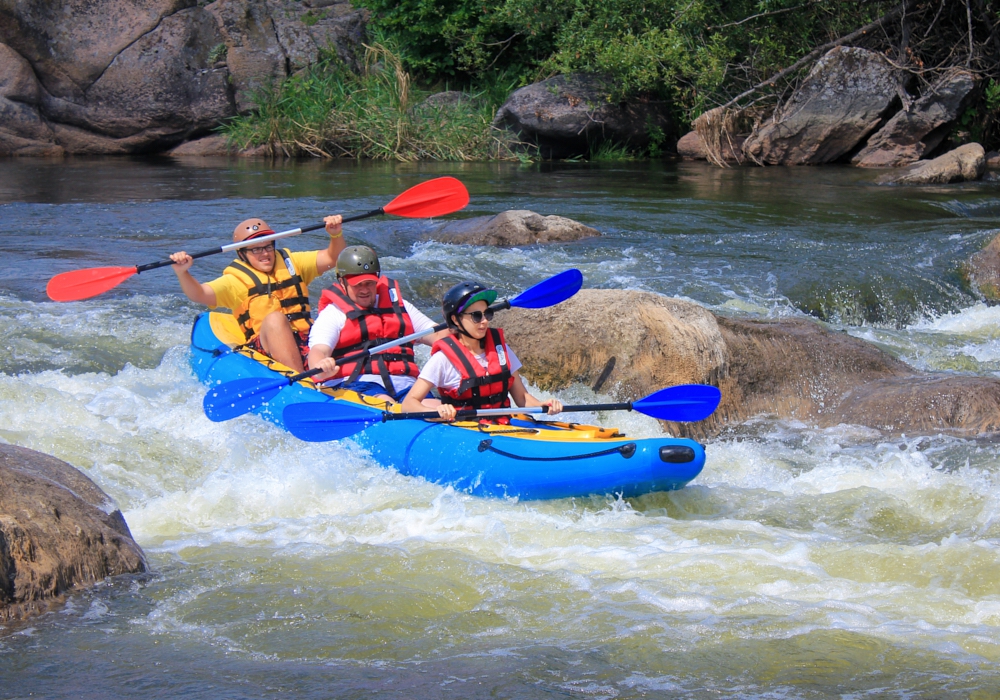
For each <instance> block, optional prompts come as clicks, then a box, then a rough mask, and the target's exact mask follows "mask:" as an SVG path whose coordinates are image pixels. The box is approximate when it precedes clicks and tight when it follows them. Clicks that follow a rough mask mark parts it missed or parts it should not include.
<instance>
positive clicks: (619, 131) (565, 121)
mask: <svg viewBox="0 0 1000 700" xmlns="http://www.w3.org/2000/svg"><path fill="white" fill-rule="evenodd" d="M610 94H611V90H610V88H609V85H608V83H607V81H606V80H605V79H603V78H601V77H599V76H594V75H583V74H579V73H576V74H571V75H559V76H556V77H554V78H549V79H548V80H543V81H542V82H540V83H535V84H533V85H528V86H526V87H523V88H521V89H520V90H516V91H514V92H513V93H512V94H511V96H510V97H508V98H507V101H506V102H505V103H504V104H503V106H502V107H501V108H500V109H499V110H497V114H496V117H495V118H494V120H493V125H494V126H495V127H497V128H506V129H509V130H511V131H512V132H513V133H514V134H516V135H518V137H519V138H520V139H521V141H522V142H525V143H528V144H531V145H533V146H534V147H537V149H538V151H539V154H540V155H541V156H542V157H543V158H571V157H575V156H583V155H587V153H588V152H589V150H590V146H591V145H592V144H599V143H604V142H611V143H614V144H618V145H625V146H628V147H630V148H644V147H646V146H648V145H649V143H650V136H649V130H650V127H651V126H653V127H655V128H658V129H660V130H662V131H663V133H664V135H665V136H667V137H668V138H669V136H670V134H671V133H672V132H673V126H672V124H671V122H670V118H669V105H668V104H667V103H665V102H656V101H642V100H635V101H632V102H627V103H624V102H611V101H610Z"/></svg>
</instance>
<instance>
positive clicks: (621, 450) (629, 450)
mask: <svg viewBox="0 0 1000 700" xmlns="http://www.w3.org/2000/svg"><path fill="white" fill-rule="evenodd" d="M487 450H489V451H490V452H495V453H497V454H498V455H501V456H503V457H510V458H511V459H519V460H521V461H524V462H564V461H569V460H572V459H590V458H591V457H603V456H604V455H611V454H614V453H615V452H617V453H618V454H620V455H621V456H622V457H624V458H625V459H628V458H629V457H631V456H632V455H634V454H635V443H634V442H628V443H625V444H624V445H619V446H618V447H611V448H608V449H606V450H601V451H600V452H591V453H590V454H585V455H566V456H562V457H528V456H526V455H516V454H513V453H512V452H504V451H503V450H500V449H497V448H496V447H493V441H492V440H483V441H482V442H480V443H479V451H480V452H486V451H487Z"/></svg>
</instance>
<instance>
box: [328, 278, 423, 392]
mask: <svg viewBox="0 0 1000 700" xmlns="http://www.w3.org/2000/svg"><path fill="white" fill-rule="evenodd" d="M375 293H376V295H377V296H376V298H375V305H374V306H372V307H371V308H368V309H363V308H361V307H360V306H358V305H357V304H356V303H355V302H354V301H353V300H352V299H351V298H350V297H349V296H347V293H346V292H345V291H344V289H343V287H341V286H340V285H339V284H335V285H334V286H333V287H331V288H329V289H324V290H323V293H322V294H320V297H319V310H320V311H322V310H323V309H324V308H326V307H327V306H328V305H329V304H333V305H334V306H336V307H337V308H338V309H340V310H341V311H343V312H344V315H345V316H347V322H346V323H345V324H344V329H343V330H342V331H341V332H340V338H339V339H338V340H337V346H336V347H335V348H333V359H335V360H337V373H336V374H335V375H334V377H344V378H345V379H346V381H348V382H353V381H354V380H355V379H357V378H358V377H359V376H361V375H362V374H377V375H379V376H380V377H381V378H382V383H383V385H384V386H385V387H386V388H391V387H392V386H393V385H392V383H391V381H392V380H391V379H389V377H390V375H393V376H397V377H401V376H410V377H416V376H417V375H418V374H420V368H418V367H417V363H416V362H415V361H414V357H413V343H404V344H402V345H398V346H396V347H394V348H390V349H389V350H386V351H385V352H380V353H378V354H377V355H374V356H371V355H369V356H367V357H365V358H364V359H363V360H358V361H356V362H346V363H344V364H340V358H341V357H344V356H345V355H350V354H351V353H354V352H359V351H361V350H365V349H367V348H371V347H375V346H376V345H382V344H383V343H385V342H387V341H389V340H393V339H394V338H402V337H404V336H407V335H410V334H411V333H413V321H412V320H411V319H410V314H408V313H406V307H404V306H403V295H402V294H401V293H400V291H399V283H398V282H396V280H393V279H389V278H388V277H385V276H381V277H379V278H378V283H377V284H376V286H375Z"/></svg>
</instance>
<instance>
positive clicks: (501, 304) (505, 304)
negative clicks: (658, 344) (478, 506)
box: [191, 209, 631, 418]
mask: <svg viewBox="0 0 1000 700" xmlns="http://www.w3.org/2000/svg"><path fill="white" fill-rule="evenodd" d="M381 213H382V210H381V209H376V210H374V211H370V212H368V213H367V214H358V215H357V216H352V217H350V218H349V219H344V221H355V220H357V219H364V218H366V217H369V216H375V215H376V214H381ZM317 228H319V226H314V227H312V228H310V229H302V230H303V231H307V230H308V231H312V230H314V229H317ZM191 257H192V258H193V257H196V256H194V255H192V256H191ZM490 308H491V309H493V310H494V311H503V310H504V309H509V308H510V301H508V300H507V299H502V300H501V301H498V302H496V303H494V304H492V305H491V306H490ZM447 327H448V324H447V323H439V324H437V325H436V326H434V328H433V329H432V330H431V331H429V332H428V333H427V335H429V334H430V333H437V332H438V331H443V330H444V329H445V328H447ZM404 340H405V339H404V338H400V339H399V340H397V341H395V342H397V343H398V342H400V341H404ZM387 345H388V343H387ZM393 347H395V346H393ZM373 349H374V348H373ZM371 354H372V351H371V350H361V351H360V352H356V353H354V354H352V355H345V356H344V357H341V358H340V359H339V360H338V361H337V364H338V365H339V364H343V363H345V362H354V361H356V360H363V359H364V358H365V357H367V356H368V355H371ZM322 371H323V370H322V369H321V368H319V367H315V368H313V369H309V370H306V371H305V372H302V373H301V374H293V375H292V376H291V377H288V383H289V384H294V383H295V382H297V381H299V380H302V379H308V378H309V377H315V376H316V375H317V374H320V373H321V372H322ZM630 406H631V404H630ZM434 417H435V418H436V417H437V414H436V413H435V414H434Z"/></svg>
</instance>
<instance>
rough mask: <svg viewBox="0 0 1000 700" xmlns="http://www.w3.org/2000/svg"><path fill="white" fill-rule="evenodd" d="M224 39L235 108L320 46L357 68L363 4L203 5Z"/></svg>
mask: <svg viewBox="0 0 1000 700" xmlns="http://www.w3.org/2000/svg"><path fill="white" fill-rule="evenodd" d="M206 10H207V11H209V12H211V13H212V15H213V16H214V17H215V18H216V21H217V22H218V25H219V28H220V31H221V33H222V36H223V37H224V40H225V47H226V53H225V57H226V58H225V60H226V65H227V67H228V69H229V74H230V75H231V80H232V84H233V88H234V90H235V97H236V105H237V109H238V110H239V111H240V112H245V111H247V110H249V109H250V108H252V107H253V104H254V103H253V99H252V97H253V95H254V93H255V92H256V91H257V90H261V89H264V88H267V87H269V86H271V85H273V84H276V83H277V82H278V81H280V80H281V79H283V78H286V77H288V76H289V75H292V74H294V73H296V72H298V71H300V70H302V69H303V68H306V67H307V66H310V65H312V64H313V63H316V62H317V61H318V60H319V59H320V58H321V56H322V53H323V52H324V51H329V52H332V53H334V54H335V55H336V56H337V57H338V58H339V59H340V60H342V61H343V62H345V63H346V64H347V65H348V66H350V67H351V68H353V69H357V67H358V63H357V49H359V48H360V46H361V42H362V41H363V40H364V37H365V27H366V25H367V22H368V11H367V10H356V9H354V8H353V7H351V4H350V2H349V1H348V0H337V1H336V2H318V1H317V2H314V3H312V6H306V7H304V6H303V4H302V3H301V2H299V0H216V1H215V2H213V3H212V4H211V5H209V6H208V7H207V8H206Z"/></svg>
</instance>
